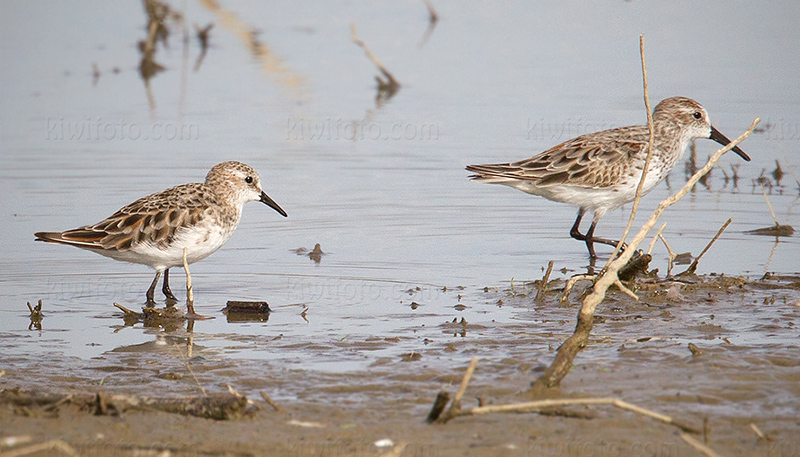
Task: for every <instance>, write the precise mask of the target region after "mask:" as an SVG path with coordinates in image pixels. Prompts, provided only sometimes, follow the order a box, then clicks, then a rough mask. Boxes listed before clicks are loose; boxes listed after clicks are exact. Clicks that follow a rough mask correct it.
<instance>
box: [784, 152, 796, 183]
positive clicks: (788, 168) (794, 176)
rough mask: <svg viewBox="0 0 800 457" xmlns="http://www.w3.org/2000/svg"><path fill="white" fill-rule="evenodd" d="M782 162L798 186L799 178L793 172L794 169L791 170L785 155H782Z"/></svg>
mask: <svg viewBox="0 0 800 457" xmlns="http://www.w3.org/2000/svg"><path fill="white" fill-rule="evenodd" d="M783 164H784V165H786V169H787V170H789V174H790V175H792V178H794V182H796V183H797V187H798V188H800V179H798V178H797V175H796V174H794V170H792V166H791V165H789V160H788V159H787V158H786V156H785V155H784V156H783Z"/></svg>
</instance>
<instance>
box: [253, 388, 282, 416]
mask: <svg viewBox="0 0 800 457" xmlns="http://www.w3.org/2000/svg"><path fill="white" fill-rule="evenodd" d="M259 393H260V394H261V398H263V399H264V401H265V402H267V404H268V405H270V406H272V409H274V410H275V412H276V413H285V412H286V410H285V409H283V408H281V405H279V404H277V403H275V400H273V399H272V398H270V396H269V395H267V394H266V392H264V391H261V392H259Z"/></svg>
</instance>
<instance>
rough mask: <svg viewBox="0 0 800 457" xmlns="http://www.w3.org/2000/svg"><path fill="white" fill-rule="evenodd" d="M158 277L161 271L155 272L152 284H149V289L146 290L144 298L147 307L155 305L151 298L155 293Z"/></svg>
mask: <svg viewBox="0 0 800 457" xmlns="http://www.w3.org/2000/svg"><path fill="white" fill-rule="evenodd" d="M160 277H161V271H159V270H156V277H155V278H153V282H152V283H150V288H149V289H147V294H145V296H146V297H147V304H148V305H154V304H155V303H156V302H155V300H153V296H154V295H155V293H156V284H158V278H160Z"/></svg>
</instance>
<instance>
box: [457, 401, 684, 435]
mask: <svg viewBox="0 0 800 457" xmlns="http://www.w3.org/2000/svg"><path fill="white" fill-rule="evenodd" d="M569 405H612V406H616V407H617V408H620V409H624V410H628V411H632V412H634V413H636V414H641V415H643V416H647V417H650V418H653V419H655V420H658V421H661V422H664V423H665V424H670V425H674V426H676V427H678V428H680V429H681V430H684V431H687V432H690V433H700V429H698V428H697V427H694V426H691V425H688V424H684V423H683V422H680V421H677V420H675V419H673V418H672V417H670V416H667V415H665V414H661V413H657V412H655V411H652V410H649V409H646V408H642V407H641V406H636V405H634V404H632V403H628V402H626V401H624V400H620V399H618V398H564V399H551V400H538V401H530V402H524V403H512V404H506V405H492V406H478V407H475V408H470V409H465V410H462V411H460V412H459V414H458V415H460V416H467V415H480V414H490V413H506V412H526V411H528V412H531V411H539V410H541V409H544V408H551V407H554V406H569Z"/></svg>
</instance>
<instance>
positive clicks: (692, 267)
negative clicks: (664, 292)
mask: <svg viewBox="0 0 800 457" xmlns="http://www.w3.org/2000/svg"><path fill="white" fill-rule="evenodd" d="M731 221H733V219H732V218H728V220H727V221H725V223H724V224H722V227H720V228H719V230H717V234H716V235H714V238H711V241H709V242H708V244H707V245H706V247H705V249H703V251H702V252H701V253H700V255H698V256H697V257H695V259H694V262H692V264H691V265H689V268H687V269H686V271H684V272H683V273H680V274H679V276H680V275H684V274H694V272H695V271H697V264H698V263H699V262H700V258H701V257H703V255H705V253H706V252H708V250H709V249H711V245H712V244H714V242H715V241H717V238H719V236H720V235H722V232H724V231H725V229H726V228H728V226H729V225H730V224H731Z"/></svg>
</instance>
